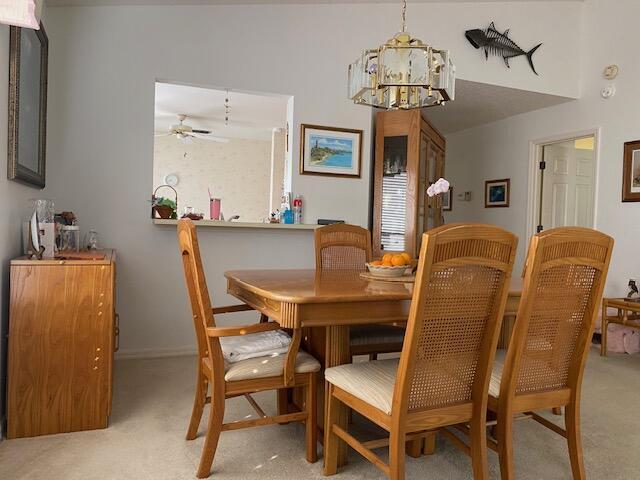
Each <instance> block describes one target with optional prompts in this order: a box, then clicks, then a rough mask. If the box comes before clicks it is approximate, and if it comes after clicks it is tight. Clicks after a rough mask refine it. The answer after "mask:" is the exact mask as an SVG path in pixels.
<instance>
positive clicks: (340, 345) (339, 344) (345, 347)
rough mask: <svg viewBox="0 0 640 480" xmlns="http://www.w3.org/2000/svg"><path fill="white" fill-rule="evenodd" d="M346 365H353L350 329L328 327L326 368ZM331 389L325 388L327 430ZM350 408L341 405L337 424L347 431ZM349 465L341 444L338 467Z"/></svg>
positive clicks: (343, 445) (345, 446)
mask: <svg viewBox="0 0 640 480" xmlns="http://www.w3.org/2000/svg"><path fill="white" fill-rule="evenodd" d="M345 363H351V357H350V354H349V327H348V326H344V325H336V326H331V327H327V338H326V356H325V368H330V367H335V366H338V365H344V364H345ZM328 393H329V389H328V388H325V401H324V405H325V408H324V420H325V421H324V423H325V428H326V424H327V411H326V406H327V405H328V404H329V402H328V400H327V398H326V395H328ZM347 412H348V408H347V407H346V406H344V405H343V404H342V403H340V409H339V413H338V415H337V417H338V419H337V421H336V423H337V424H338V425H339V426H340V427H342V428H343V429H345V430H347V428H348V427H347V420H348V418H347V417H348V413H347ZM346 463H347V445H346V444H345V443H344V442H340V446H339V449H338V467H341V466H343V465H345V464H346Z"/></svg>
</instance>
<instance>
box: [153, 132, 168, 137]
mask: <svg viewBox="0 0 640 480" xmlns="http://www.w3.org/2000/svg"><path fill="white" fill-rule="evenodd" d="M171 135H173V134H172V133H154V134H153V136H154V137H170V136H171Z"/></svg>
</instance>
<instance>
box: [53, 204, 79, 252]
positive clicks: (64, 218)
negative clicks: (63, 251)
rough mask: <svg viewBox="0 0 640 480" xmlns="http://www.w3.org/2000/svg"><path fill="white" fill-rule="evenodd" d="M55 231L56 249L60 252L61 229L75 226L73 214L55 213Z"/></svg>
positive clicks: (75, 220) (75, 219)
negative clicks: (66, 226)
mask: <svg viewBox="0 0 640 480" xmlns="http://www.w3.org/2000/svg"><path fill="white" fill-rule="evenodd" d="M54 222H55V230H56V247H57V249H58V250H60V248H61V246H60V244H61V240H62V227H63V226H64V225H76V224H77V222H78V220H77V218H76V215H75V214H74V213H73V212H66V211H65V212H62V213H56V214H55V216H54Z"/></svg>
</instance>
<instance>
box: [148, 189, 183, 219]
mask: <svg viewBox="0 0 640 480" xmlns="http://www.w3.org/2000/svg"><path fill="white" fill-rule="evenodd" d="M161 188H170V189H171V190H173V193H174V196H175V199H174V200H171V199H170V198H167V197H158V196H156V193H158V190H160V189H161ZM177 212H178V192H177V191H176V189H175V188H173V187H172V186H171V185H166V184H165V185H160V186H158V187H157V188H156V189H155V190H154V191H153V194H152V195H151V218H157V217H156V216H155V214H157V215H158V217H160V218H163V219H177V218H178V213H177Z"/></svg>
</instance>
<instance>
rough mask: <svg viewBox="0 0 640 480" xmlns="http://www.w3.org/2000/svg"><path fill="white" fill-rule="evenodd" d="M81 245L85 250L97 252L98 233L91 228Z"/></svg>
mask: <svg viewBox="0 0 640 480" xmlns="http://www.w3.org/2000/svg"><path fill="white" fill-rule="evenodd" d="M82 245H83V246H84V248H86V249H87V250H97V249H98V232H97V231H95V230H94V229H93V228H92V229H90V230H89V231H88V232H87V233H86V234H85V236H84V241H83V242H82Z"/></svg>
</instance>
